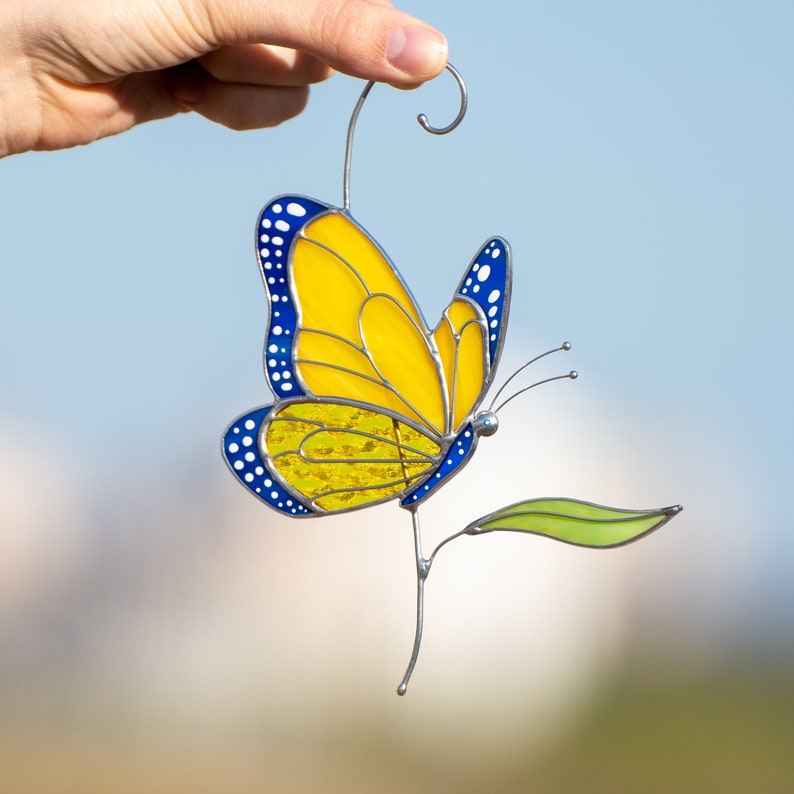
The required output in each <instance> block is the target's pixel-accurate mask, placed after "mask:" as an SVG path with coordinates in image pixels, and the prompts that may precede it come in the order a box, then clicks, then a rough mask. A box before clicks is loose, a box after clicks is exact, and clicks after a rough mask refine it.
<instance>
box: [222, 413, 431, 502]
mask: <svg viewBox="0 0 794 794" xmlns="http://www.w3.org/2000/svg"><path fill="white" fill-rule="evenodd" d="M223 452H224V456H225V458H226V461H227V462H228V464H229V466H230V468H231V470H232V471H233V472H234V474H235V475H236V476H237V478H238V479H239V480H240V482H241V483H242V484H243V485H245V486H246V487H247V488H248V489H249V490H250V491H251V492H252V493H254V495H255V496H257V497H259V498H260V499H262V500H263V501H264V502H266V503H267V504H268V505H270V506H271V507H273V508H274V509H276V510H278V511H280V512H282V513H285V514H286V515H290V516H314V515H324V514H327V513H336V512H343V511H346V510H354V509H357V508H360V507H368V506H370V505H373V504H377V503H379V502H385V501H388V500H390V499H394V498H398V497H403V496H405V495H406V494H407V493H408V492H410V491H411V490H412V489H414V488H416V487H417V485H419V484H420V483H422V482H423V481H424V480H425V479H427V477H428V475H431V474H432V473H433V472H434V471H435V470H436V469H437V468H438V467H439V465H441V464H442V448H441V445H440V444H439V442H438V440H436V439H433V438H431V437H430V436H428V435H427V434H426V433H425V432H424V431H423V430H422V429H420V427H418V426H417V425H414V424H410V423H408V422H406V421H405V420H404V419H399V418H398V417H396V416H392V415H391V414H387V413H384V412H382V411H379V410H374V409H373V408H372V407H371V406H370V407H365V406H362V405H355V404H350V403H346V402H342V401H340V402H334V401H330V400H324V401H300V400H299V401H293V402H286V403H280V404H279V405H278V407H277V408H275V409H274V408H273V407H271V406H266V407H264V408H259V409H257V410H256V411H252V412H251V413H249V414H245V415H244V416H241V417H240V418H239V419H237V420H236V421H235V422H234V423H232V425H231V426H230V427H229V429H228V430H227V431H226V433H225V434H224V439H223Z"/></svg>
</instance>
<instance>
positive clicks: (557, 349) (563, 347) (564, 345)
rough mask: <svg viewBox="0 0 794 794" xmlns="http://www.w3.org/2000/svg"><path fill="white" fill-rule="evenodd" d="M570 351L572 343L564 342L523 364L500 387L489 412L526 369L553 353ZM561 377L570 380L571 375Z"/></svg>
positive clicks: (535, 384) (536, 384)
mask: <svg viewBox="0 0 794 794" xmlns="http://www.w3.org/2000/svg"><path fill="white" fill-rule="evenodd" d="M570 349H571V343H570V342H563V343H562V344H561V345H560V346H559V347H555V348H552V349H551V350H547V351H546V352H545V353H541V354H540V355H539V356H535V358H533V359H530V360H529V361H527V363H526V364H522V365H521V366H520V367H519V368H518V369H517V370H516V371H515V372H514V373H513V374H512V375H511V376H510V377H509V378H508V379H507V380H506V381H505V382H504V383H503V384H502V385H501V386H500V387H499V391H498V392H496V394H494V397H493V400H491V404H490V406H488V410H489V411H493V406H494V403H495V402H496V401H497V400H498V399H499V395H500V394H501V393H502V392H503V391H504V390H505V386H507V384H508V383H510V381H511V380H513V378H515V377H516V375H518V374H519V373H521V372H523V371H524V370H525V369H526V368H527V367H528V366H529V365H530V364H534V363H535V362H536V361H540V359H542V358H545V357H546V356H550V355H551V354H552V353H559V352H560V351H561V350H564V351H565V352H566V353H567V352H568V351H569V350H570ZM559 377H560V378H568V377H570V374H568V375H560V376H559ZM574 377H576V376H574ZM549 380H557V378H549ZM540 383H546V381H540ZM540 383H533V384H532V386H539V385H540ZM532 386H529V387H528V388H530V389H531V388H532ZM524 391H526V389H522V390H521V391H520V392H517V393H516V394H514V395H513V397H516V396H517V395H518V394H521V392H524ZM513 397H510V398H508V399H507V400H505V402H503V403H502V405H504V404H505V403H506V402H509V401H510V400H512V399H513ZM502 405H500V406H499V408H501V407H502ZM499 408H497V409H496V410H497V411H498V410H499ZM494 413H496V411H494Z"/></svg>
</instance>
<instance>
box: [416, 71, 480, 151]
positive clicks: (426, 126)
mask: <svg viewBox="0 0 794 794" xmlns="http://www.w3.org/2000/svg"><path fill="white" fill-rule="evenodd" d="M446 69H447V71H448V72H449V73H450V74H451V75H452V76H453V77H454V78H455V82H456V83H457V84H458V89H459V90H460V110H459V111H458V115H457V116H455V119H454V121H452V122H451V123H450V124H447V126H446V127H434V126H433V125H432V124H431V123H430V122H429V121H428V120H427V116H426V115H425V114H424V113H420V114H419V115H418V116H417V117H416V120H417V121H418V122H419V124H420V125H421V127H422V129H423V130H425V132H429V133H430V134H431V135H446V134H447V133H448V132H452V130H454V129H455V128H456V127H457V126H458V125H459V124H460V123H461V121H463V117H464V116H465V115H466V109H467V108H468V107H469V92H468V91H467V90H466V83H464V82H463V78H462V77H461V76H460V72H459V71H458V70H457V69H456V68H455V67H454V66H453V65H452V64H451V63H448V64H447V66H446Z"/></svg>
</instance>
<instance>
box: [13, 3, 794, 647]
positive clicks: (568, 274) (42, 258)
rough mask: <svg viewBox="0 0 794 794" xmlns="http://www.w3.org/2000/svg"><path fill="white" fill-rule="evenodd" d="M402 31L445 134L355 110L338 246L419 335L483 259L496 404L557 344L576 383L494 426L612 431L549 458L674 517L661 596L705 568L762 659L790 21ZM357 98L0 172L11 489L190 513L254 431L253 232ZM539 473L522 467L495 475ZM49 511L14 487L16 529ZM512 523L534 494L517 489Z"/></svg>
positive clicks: (258, 398)
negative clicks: (244, 433) (431, 56)
mask: <svg viewBox="0 0 794 794" xmlns="http://www.w3.org/2000/svg"><path fill="white" fill-rule="evenodd" d="M403 8H405V10H407V11H409V12H411V13H414V14H416V15H418V16H422V17H423V18H425V19H426V20H428V21H429V22H431V23H433V24H435V25H436V26H438V27H439V28H440V29H441V30H443V31H444V32H445V33H446V35H447V36H448V39H449V41H450V50H451V55H450V59H451V61H452V63H454V64H455V65H456V66H457V67H458V68H459V69H460V71H461V72H462V74H463V76H464V78H465V80H466V82H467V84H468V87H469V92H470V108H469V113H468V115H467V117H466V119H465V121H464V123H463V124H462V126H461V127H460V128H459V129H458V130H457V131H455V132H454V133H452V134H451V135H449V136H445V137H442V138H434V137H432V136H429V135H427V134H426V133H424V132H423V131H422V130H421V129H420V128H419V127H418V125H417V124H416V123H415V121H414V117H415V115H416V114H417V113H418V112H426V113H427V114H428V116H429V117H430V120H431V122H432V123H435V124H437V125H442V124H445V123H446V122H447V121H448V120H450V119H451V118H452V117H453V116H454V114H455V112H456V108H457V91H456V88H455V85H454V82H453V81H452V79H451V77H450V76H449V75H448V74H447V75H443V76H442V77H441V78H439V79H438V80H436V81H434V83H433V84H430V85H427V86H425V87H423V88H422V89H420V90H418V91H415V92H398V91H395V90H393V89H391V88H389V87H377V88H376V89H375V90H374V91H373V93H372V95H371V97H370V99H369V101H368V103H367V105H366V106H365V108H364V110H363V112H362V115H361V119H360V122H359V126H358V129H357V137H356V146H355V150H354V158H353V174H352V211H353V214H354V215H355V216H356V217H357V218H358V219H359V221H360V222H361V223H362V224H363V225H365V227H367V228H368V229H369V230H370V231H371V233H372V234H373V235H374V236H375V237H376V239H378V241H379V242H380V243H381V244H382V246H383V247H384V248H385V249H386V250H387V251H388V252H389V253H390V254H391V256H392V258H393V260H394V261H395V262H396V263H397V265H398V267H399V268H400V269H401V271H402V273H403V275H404V277H405V279H406V280H407V282H408V283H409V284H410V285H411V286H412V289H413V291H414V294H415V295H416V296H417V298H418V299H419V301H420V303H421V305H422V306H423V308H424V309H425V313H426V316H427V318H428V320H429V321H430V322H431V323H433V322H434V320H435V318H436V317H437V316H438V313H439V312H440V310H441V308H442V307H443V306H444V305H445V304H446V302H447V301H448V299H449V296H450V294H451V291H452V290H453V288H454V287H455V285H456V284H457V282H458V279H459V278H460V275H461V274H462V272H463V270H464V268H465V267H466V265H467V264H468V262H469V261H470V259H471V256H472V255H473V254H474V252H475V251H476V250H477V247H478V246H479V244H480V243H481V242H482V241H483V240H485V239H486V238H487V237H488V236H490V235H492V234H500V235H502V236H504V237H505V238H507V239H508V240H509V241H510V243H511V244H512V246H513V251H514V257H515V267H516V276H515V291H514V298H513V300H514V303H513V311H512V316H511V328H510V331H509V334H508V347H507V351H506V363H505V369H504V372H503V374H504V375H507V374H508V373H509V371H510V370H509V368H508V367H509V364H508V363H507V362H511V363H512V364H513V365H515V364H516V363H520V362H521V361H522V360H524V359H526V358H528V357H530V356H532V355H535V354H537V353H539V352H541V351H543V350H546V349H548V348H550V347H553V346H555V345H557V344H559V343H560V342H562V341H563V340H564V339H570V340H571V341H572V342H573V343H574V349H573V351H572V352H571V353H570V354H568V356H567V357H566V358H563V359H558V360H557V362H556V363H555V364H554V365H550V367H551V369H550V370H549V372H548V373H547V372H546V371H545V370H544V374H554V372H555V370H554V367H555V366H559V371H561V372H562V371H566V370H567V369H569V368H570V367H575V368H576V369H578V370H579V371H580V373H581V378H580V380H579V381H578V382H577V383H576V384H556V385H555V386H552V387H546V388H548V389H550V390H551V391H550V392H548V393H547V394H546V396H543V397H537V398H536V397H535V396H534V393H533V395H532V396H531V397H527V398H525V399H524V401H523V402H522V403H521V406H522V407H521V409H520V412H521V413H525V414H527V415H529V416H530V418H531V417H534V421H536V422H538V423H540V424H542V423H543V422H544V418H543V414H542V413H538V414H535V413H534V412H542V411H544V410H553V411H556V412H557V413H554V414H553V415H552V424H553V427H555V428H557V429H558V430H559V432H560V433H563V431H564V428H565V424H566V422H565V419H564V416H565V415H566V414H567V415H573V414H577V415H578V414H581V415H583V416H585V417H586V418H587V421H591V422H594V423H597V424H599V425H601V424H603V428H600V430H601V432H603V433H607V437H610V436H609V435H608V434H609V433H612V432H613V429H614V433H615V435H614V438H615V447H614V448H611V447H610V446H609V445H608V444H607V445H606V446H605V447H603V448H602V449H600V450H594V449H592V448H591V447H588V446H586V445H583V448H582V449H581V450H577V444H576V441H575V440H574V441H573V442H571V441H570V440H569V439H566V441H565V444H566V449H570V450H571V454H572V455H576V454H577V451H579V452H581V453H582V455H584V458H583V463H581V464H580V466H579V469H580V470H584V471H586V469H587V467H588V466H591V467H592V470H593V471H595V470H596V469H598V470H599V476H603V475H604V467H606V471H607V472H609V471H610V467H612V466H614V467H616V468H615V472H616V476H617V472H618V468H619V471H620V472H625V471H630V472H632V475H633V476H635V477H636V482H630V483H624V487H622V488H621V489H620V490H619V494H620V496H621V497H625V495H626V494H631V493H633V492H635V490H636V493H637V498H636V501H637V502H639V504H633V503H631V499H629V503H628V504H625V505H623V506H626V507H633V506H641V507H646V506H647V507H650V506H659V505H661V504H667V503H675V502H682V503H684V504H685V506H686V512H685V513H684V514H682V516H680V517H679V518H677V519H676V522H675V523H674V524H671V525H670V527H669V528H668V529H666V530H665V532H669V533H675V534H674V535H671V537H672V539H670V540H665V541H662V542H663V543H665V544H667V545H665V547H664V548H665V550H666V557H665V560H666V564H667V565H668V568H667V569H666V570H668V571H669V572H671V576H672V575H675V572H676V570H677V568H678V566H679V565H681V566H682V569H683V571H684V572H683V573H682V574H681V575H682V576H685V577H688V579H689V581H690V582H691V583H692V584H693V586H694V585H695V584H696V583H697V581H698V579H699V577H700V576H701V575H703V576H705V575H706V573H705V572H704V569H705V568H706V567H708V566H711V567H713V569H715V570H718V569H720V568H721V566H722V565H723V563H722V561H721V557H722V555H723V554H726V555H727V556H729V557H731V559H734V560H735V558H736V557H737V556H738V557H740V558H742V559H743V560H744V561H745V562H746V565H747V569H746V570H745V571H744V573H743V574H742V587H745V586H748V589H747V590H746V593H747V594H749V595H748V596H747V597H748V598H750V600H751V602H752V603H751V605H750V606H749V607H748V612H747V614H746V615H745V628H747V629H748V631H749V630H750V629H751V628H752V627H755V626H757V625H758V623H759V621H760V622H761V623H762V624H764V623H765V621H766V620H767V619H769V628H770V630H771V633H772V635H773V636H776V637H777V638H778V639H781V638H782V639H784V640H786V641H790V640H791V636H790V633H789V634H788V635H787V634H786V631H787V630H788V632H790V604H791V598H792V596H794V590H792V585H791V581H792V577H791V571H792V559H793V555H794V542H793V541H792V529H794V527H792V519H791V511H790V501H791V482H792V478H793V477H794V457H793V456H794V452H792V450H793V449H794V433H793V432H792V419H791V393H792V388H793V387H794V363H793V361H794V359H793V357H792V343H791V337H792V328H793V326H792V310H791V303H792V294H794V289H793V288H794V276H792V265H793V264H794V222H793V221H794V213H793V210H794V201H793V199H794V192H793V189H792V184H794V153H792V141H794V103H793V102H792V101H791V100H792V76H793V75H794V70H793V69H792V67H793V66H794V57H793V56H792V47H791V42H792V40H794V5H792V4H791V3H788V2H774V1H772V0H767V1H766V2H763V3H756V4H751V3H745V2H701V3H688V2H668V3H663V4H660V3H650V2H606V3H585V2H555V3H536V2H529V3H523V2H522V3H518V2H501V3H490V4H486V5H484V6H483V5H480V6H477V7H476V10H468V9H464V8H462V7H461V6H460V4H459V3H453V2H451V0H429V1H428V2H424V3H406V4H403ZM361 87H362V85H361V83H360V82H359V81H356V80H352V79H350V78H346V77H343V76H340V77H336V78H334V79H333V80H331V81H329V82H328V83H326V84H323V85H320V86H317V87H316V88H314V89H313V92H312V99H311V102H310V104H309V107H308V109H307V110H306V112H305V113H304V114H303V115H302V116H301V117H300V118H298V119H296V120H294V121H291V122H289V123H287V124H285V125H284V126H282V127H280V128H278V129H274V130H265V131H258V132H250V133H245V134H240V133H234V132H230V131H228V130H225V129H223V128H220V127H216V126H213V125H212V124H210V123H209V122H207V121H205V120H203V119H201V118H198V117H190V116H185V117H181V118H178V119H173V120H169V121H165V122H159V123H153V124H149V125H146V126H144V127H141V128H139V129H136V130H134V131H132V132H130V133H128V134H125V135H123V136H119V137H117V138H113V139H108V140H105V141H101V142H98V143H96V144H94V145H92V146H90V147H84V148H79V149H74V150H70V151H64V152H56V153H31V154H25V155H22V156H15V157H11V158H8V159H6V160H4V161H2V162H0V184H1V185H2V189H0V216H1V217H2V235H0V262H2V290H0V359H1V360H2V376H1V378H2V389H0V427H2V428H5V429H6V432H7V433H12V434H14V435H15V436H16V437H18V438H21V439H23V442H24V443H25V444H27V445H28V447H29V448H28V451H29V452H30V453H31V456H32V457H31V460H32V461H33V463H32V465H33V467H34V471H33V472H32V473H31V476H32V477H33V478H34V479H35V477H36V476H37V474H36V471H35V466H36V463H35V461H36V460H39V461H41V462H42V464H44V463H46V461H47V460H48V459H50V458H52V459H54V460H57V461H68V468H69V475H70V476H71V477H74V476H76V477H77V479H78V480H79V481H80V482H81V483H83V486H82V487H83V488H84V495H85V497H86V499H88V501H89V502H91V503H94V502H95V503H98V504H102V505H108V504H110V505H112V504H114V503H118V504H119V505H123V504H127V503H130V504H134V503H136V502H137V501H138V500H139V499H141V498H143V497H141V494H146V493H148V492H150V491H151V490H155V491H159V490H161V491H163V492H169V493H172V494H173V495H174V498H175V499H176V500H177V501H178V500H184V505H185V509H186V510H187V509H188V505H190V504H191V503H193V502H195V500H196V499H198V498H200V496H199V495H197V493H196V491H195V489H194V490H191V488H190V487H188V486H186V483H187V482H188V481H189V480H190V478H191V477H193V478H195V479H194V482H198V483H201V482H204V481H205V480H207V479H211V478H213V477H215V476H216V473H217V472H218V471H221V469H222V466H223V464H222V461H221V459H220V456H219V453H218V444H219V438H220V434H221V432H222V431H223V428H224V427H225V426H226V424H227V423H228V422H229V421H230V420H231V419H232V418H234V417H235V416H236V415H238V414H239V413H241V412H242V411H245V410H247V409H249V408H251V407H253V406H254V405H257V404H261V403H264V402H266V401H267V393H266V387H265V381H264V378H263V375H262V367H261V348H262V342H263V336H264V331H265V321H266V315H265V310H266V306H265V298H264V290H263V289H262V286H261V283H260V278H259V274H258V271H257V267H256V261H255V257H254V251H253V245H252V242H253V232H254V223H255V221H256V217H257V213H258V211H259V209H260V208H261V206H263V205H264V204H265V203H266V202H267V201H268V200H269V199H270V198H271V197H273V196H275V195H278V194H281V193H292V192H294V193H300V194H305V195H310V196H315V197H318V198H320V199H323V200H326V201H331V202H340V203H341V189H342V166H343V155H344V138H345V133H346V127H347V122H348V119H349V117H350V113H351V111H352V109H353V106H354V103H355V101H356V99H357V97H358V94H359V92H360V90H361ZM544 406H546V408H544ZM503 426H504V424H503ZM502 432H503V433H504V432H505V431H502ZM498 439H499V437H498V436H497V438H496V439H495V440H494V441H493V443H494V444H496V443H498ZM547 440H548V439H547ZM553 443H554V440H553V434H552V444H553ZM550 451H551V450H549V449H539V448H538V447H537V446H536V445H535V444H534V442H533V439H532V438H531V437H530V438H528V440H527V443H526V448H525V451H522V452H521V453H520V455H521V456H520V457H519V458H518V459H517V460H515V459H511V461H510V462H509V465H510V466H520V465H523V464H524V462H525V461H526V462H527V464H528V465H529V464H531V465H537V463H538V460H539V459H541V460H542V459H543V457H544V456H546V455H548V454H549V453H550ZM524 455H525V456H526V458H524V457H523V456H524ZM621 455H627V456H628V457H624V458H622V459H620V460H618V461H616V460H614V458H615V457H617V456H621ZM588 456H589V457H588ZM489 460H490V459H489ZM59 465H61V464H60V463H59ZM473 465H476V464H473ZM487 475H488V472H486V471H482V472H480V475H479V476H482V477H487ZM545 475H546V477H547V478H548V481H547V482H543V483H542V485H543V486H544V487H549V488H552V489H553V490H554V491H556V492H558V493H564V494H569V495H571V496H582V497H585V498H592V499H595V500H600V501H605V502H609V501H614V498H613V497H614V496H615V495H616V494H611V493H609V492H607V493H605V494H603V495H602V494H601V493H600V492H599V489H598V488H595V487H594V488H593V489H592V492H586V493H583V492H582V488H584V490H587V478H586V475H585V476H583V477H580V478H579V479H576V480H575V482H574V483H573V485H575V486H577V487H578V490H577V491H576V492H573V491H574V490H576V489H575V488H573V487H569V480H568V478H567V475H566V469H565V467H564V466H557V467H552V468H551V469H549V470H548V471H546V473H545ZM218 476H219V477H223V476H225V475H224V474H223V472H222V471H221V473H220V474H219V475H218ZM495 476H498V475H495ZM599 482H600V481H599ZM582 483H584V485H582ZM50 487H51V483H50V482H48V481H47V480H46V478H44V477H42V478H41V479H40V480H38V481H37V491H38V495H39V496H40V498H41V499H43V500H46V499H47V498H49V497H48V494H49V493H50ZM236 487H237V486H236V484H235V483H233V481H232V479H231V478H228V488H229V489H234V488H236ZM633 489H635V490H633ZM525 495H526V496H541V495H544V494H543V493H541V492H539V491H538V490H537V489H536V487H535V484H534V483H532V482H528V483H527V486H526V494H525ZM4 498H5V497H4ZM239 499H241V500H244V499H248V497H247V496H246V495H245V494H244V493H243V492H242V490H240V492H239ZM645 502H647V503H645ZM119 509H121V508H119ZM261 509H262V510H264V509H265V508H261ZM122 523H123V522H120V523H119V525H120V526H121V524H122ZM6 530H7V531H9V528H8V527H6ZM109 531H112V527H110V528H109ZM118 531H123V530H121V529H119V530H118ZM692 549H698V555H699V556H698V566H701V565H702V566H703V569H701V570H697V568H696V567H693V566H692V565H691V554H692ZM647 554H648V555H649V556H652V552H650V551H649V552H647ZM685 561H688V562H685ZM731 570H733V569H732V568H731ZM746 580H750V584H749V585H747V581H746ZM671 584H672V583H671ZM723 586H725V587H727V588H728V589H730V583H725V582H723ZM737 586H738V585H737ZM742 593H745V591H744V590H743V591H742ZM725 595H726V593H722V594H720V595H719V596H714V602H713V603H712V607H713V609H714V610H716V611H717V612H718V611H719V604H720V603H721V602H722V597H723V596H725ZM742 598H744V595H742ZM695 611H697V610H695ZM709 614H712V613H709ZM724 617H725V616H723V618H724ZM682 619H683V618H682ZM704 620H705V619H704ZM705 622H708V621H707V620H706V621H705ZM786 627H787V628H786Z"/></svg>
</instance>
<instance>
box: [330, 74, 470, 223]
mask: <svg viewBox="0 0 794 794" xmlns="http://www.w3.org/2000/svg"><path fill="white" fill-rule="evenodd" d="M445 68H446V70H447V71H448V72H449V73H450V74H451V75H452V76H453V77H454V78H455V82H456V83H457V84H458V89H459V90H460V110H459V111H458V115H457V116H456V117H455V118H454V120H453V121H452V122H451V123H450V124H447V126H446V127H434V126H433V125H432V124H431V123H430V122H429V121H428V120H427V116H426V115H425V114H424V113H420V114H419V115H418V116H417V117H416V120H417V121H418V122H419V124H420V126H421V127H422V129H423V130H425V132H429V133H430V134H431V135H446V134H447V133H448V132H452V130H454V129H455V128H456V127H457V126H458V125H459V124H460V123H461V121H463V117H464V116H465V115H466V109H467V108H468V106H469V95H468V91H467V90H466V83H464V82H463V78H462V77H461V76H460V72H459V71H458V70H457V69H456V68H455V67H454V66H453V65H452V64H451V63H448V64H447V65H446V67H445ZM373 85H375V81H374V80H370V82H368V83H367V84H366V85H365V86H364V90H363V91H362V92H361V96H360V97H359V98H358V102H356V106H355V108H353V114H352V115H351V116H350V124H349V125H348V127H347V142H346V143H345V171H344V184H343V186H342V199H343V206H344V208H345V209H346V210H349V209H350V162H351V160H352V157H353V133H354V132H355V129H356V122H357V121H358V114H359V113H361V108H362V107H363V106H364V102H365V100H366V98H367V97H368V96H369V92H370V91H371V90H372V86H373Z"/></svg>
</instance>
